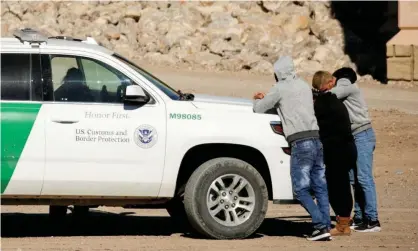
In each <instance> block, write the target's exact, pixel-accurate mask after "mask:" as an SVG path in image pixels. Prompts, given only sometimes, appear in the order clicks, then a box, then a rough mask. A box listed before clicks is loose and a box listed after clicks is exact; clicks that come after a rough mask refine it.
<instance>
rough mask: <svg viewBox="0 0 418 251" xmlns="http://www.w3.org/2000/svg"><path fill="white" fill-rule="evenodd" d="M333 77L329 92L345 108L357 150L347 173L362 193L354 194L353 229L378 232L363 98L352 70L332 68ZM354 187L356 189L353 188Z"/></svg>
mask: <svg viewBox="0 0 418 251" xmlns="http://www.w3.org/2000/svg"><path fill="white" fill-rule="evenodd" d="M333 76H334V77H336V79H337V85H336V87H334V88H333V89H332V90H331V92H333V93H335V94H336V95H337V97H338V98H339V99H341V100H343V102H344V104H345V105H346V107H347V110H348V113H349V115H350V120H351V130H352V133H353V136H354V141H355V144H356V147H357V152H358V158H357V172H356V174H355V172H352V173H351V176H352V177H351V180H352V183H353V184H354V183H356V185H359V186H360V188H361V190H362V193H363V194H362V196H356V203H355V209H354V219H353V222H354V224H353V229H354V230H356V231H359V232H378V231H380V230H381V226H380V222H379V219H378V213H377V195H376V185H375V182H374V177H373V170H372V169H373V153H374V150H375V147H376V136H375V133H374V130H373V127H372V124H371V120H370V118H369V114H368V109H367V105H366V101H365V100H364V98H363V96H362V94H361V91H360V89H359V87H358V86H357V84H356V81H357V75H356V73H355V72H354V70H353V69H351V68H348V67H343V68H341V69H338V70H337V71H335V72H334V73H333ZM355 175H356V176H357V177H356V179H355V178H354V176H355ZM355 181H357V182H355ZM358 190H359V189H357V188H356V191H358ZM356 193H357V192H356Z"/></svg>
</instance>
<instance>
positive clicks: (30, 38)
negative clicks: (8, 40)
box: [13, 28, 48, 44]
mask: <svg viewBox="0 0 418 251" xmlns="http://www.w3.org/2000/svg"><path fill="white" fill-rule="evenodd" d="M13 36H15V37H17V38H18V39H19V40H20V41H22V42H28V43H30V44H32V43H36V44H40V43H44V42H46V41H48V37H47V36H46V35H45V34H43V33H41V32H39V31H37V30H33V29H31V28H24V29H20V30H19V29H17V30H15V31H14V32H13Z"/></svg>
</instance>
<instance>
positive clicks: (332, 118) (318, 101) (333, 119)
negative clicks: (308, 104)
mask: <svg viewBox="0 0 418 251" xmlns="http://www.w3.org/2000/svg"><path fill="white" fill-rule="evenodd" d="M314 96H315V103H314V110H315V116H316V118H317V120H318V126H319V136H320V139H321V141H322V143H323V144H324V145H333V144H340V143H346V142H351V143H354V137H353V135H352V134H351V123H350V117H349V115H348V111H347V108H346V107H345V105H344V104H343V103H342V102H341V101H340V100H339V99H338V98H337V96H336V95H335V94H333V93H331V92H320V91H316V90H314Z"/></svg>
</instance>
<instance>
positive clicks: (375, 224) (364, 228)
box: [354, 220, 382, 233]
mask: <svg viewBox="0 0 418 251" xmlns="http://www.w3.org/2000/svg"><path fill="white" fill-rule="evenodd" d="M381 230H382V228H381V227H380V222H379V221H378V220H376V221H369V223H368V224H362V225H360V226H357V227H355V228H354V231H356V232H361V233H375V232H380V231H381Z"/></svg>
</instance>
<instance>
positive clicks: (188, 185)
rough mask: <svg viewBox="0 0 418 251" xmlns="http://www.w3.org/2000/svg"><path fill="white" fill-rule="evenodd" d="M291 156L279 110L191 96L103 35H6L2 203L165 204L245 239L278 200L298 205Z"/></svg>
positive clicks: (200, 228) (202, 226)
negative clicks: (111, 46)
mask: <svg viewBox="0 0 418 251" xmlns="http://www.w3.org/2000/svg"><path fill="white" fill-rule="evenodd" d="M196 84H197V83H196ZM289 161H290V156H289V148H288V143H287V142H286V140H285V138H284V136H283V131H282V127H281V124H280V121H279V117H278V116H277V115H272V114H255V113H254V112H253V110H252V101H251V100H247V99H239V98H230V97H218V96H210V95H203V94H192V93H182V92H181V91H177V90H175V89H173V88H172V87H170V86H169V85H167V84H166V83H164V82H163V81H161V80H160V79H158V78H156V77H155V76H153V75H152V74H150V73H149V72H147V71H146V70H144V69H143V68H141V67H139V66H137V65H136V64H134V63H132V62H131V61H129V60H128V59H126V58H124V57H123V56H121V55H118V54H116V53H114V52H112V51H110V50H108V49H106V48H104V47H102V46H100V45H98V44H97V43H96V42H95V40H94V39H92V38H87V39H86V40H81V39H74V38H70V37H48V36H46V35H44V34H42V33H40V32H37V31H36V30H32V29H22V30H17V31H16V32H15V33H14V37H10V38H1V199H2V204H3V205H49V206H50V215H51V216H62V217H63V216H65V214H66V212H67V207H68V206H70V205H71V206H74V209H76V208H78V209H77V210H80V212H82V210H83V208H87V210H88V209H89V207H98V206H121V207H145V208H146V207H151V206H152V207H153V208H155V207H156V206H160V207H161V208H167V211H168V212H169V214H170V215H171V216H172V217H173V219H183V220H185V221H187V224H188V225H189V226H191V227H192V229H194V230H196V232H197V233H200V234H202V235H204V236H207V237H211V238H215V239H237V238H245V237H247V236H249V235H251V234H253V233H254V232H255V231H256V230H257V229H258V228H259V226H260V225H261V223H262V221H263V220H264V217H265V214H266V211H267V207H268V201H269V200H273V201H274V202H275V203H291V202H292V203H293V192H292V187H291V180H290V170H289Z"/></svg>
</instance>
